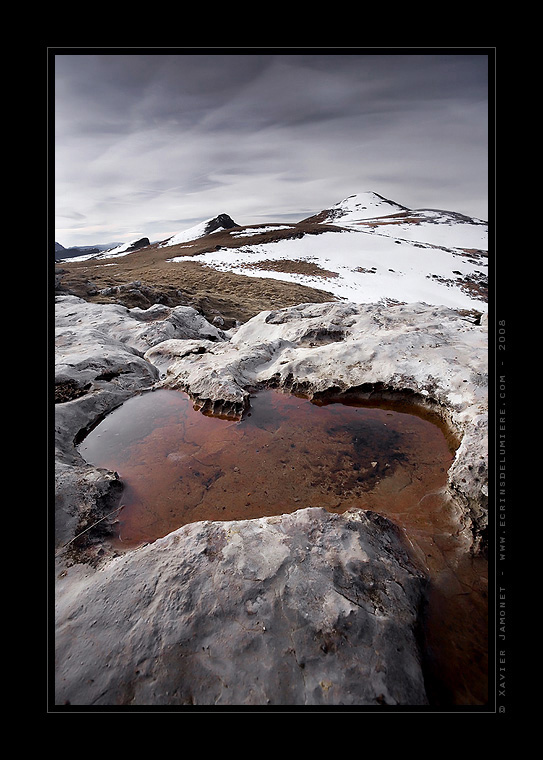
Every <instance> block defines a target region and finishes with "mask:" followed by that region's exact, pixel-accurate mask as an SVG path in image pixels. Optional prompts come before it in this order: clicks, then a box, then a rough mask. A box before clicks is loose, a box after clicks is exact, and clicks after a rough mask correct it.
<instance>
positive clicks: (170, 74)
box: [53, 48, 489, 247]
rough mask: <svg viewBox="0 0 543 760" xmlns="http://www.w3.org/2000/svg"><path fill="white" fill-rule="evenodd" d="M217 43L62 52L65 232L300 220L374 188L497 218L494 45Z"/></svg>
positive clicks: (117, 234)
mask: <svg viewBox="0 0 543 760" xmlns="http://www.w3.org/2000/svg"><path fill="white" fill-rule="evenodd" d="M213 50H214V49H213V48H211V49H208V50H204V51H202V52H200V53H197V54H194V53H190V54H189V53H184V52H183V48H180V49H179V53H177V54H176V53H175V51H174V54H171V52H170V51H168V53H163V52H161V51H160V50H158V51H155V50H151V53H152V54H149V53H148V52H147V50H146V49H145V48H143V49H142V52H141V54H140V53H139V52H138V51H137V50H136V52H134V53H132V52H131V53H130V54H126V53H123V52H122V51H121V52H120V53H117V52H116V51H115V50H111V51H110V50H108V49H107V48H101V49H99V50H98V51H97V52H96V53H95V52H94V51H87V50H86V49H85V48H81V49H79V50H77V51H76V52H75V54H74V51H72V50H70V53H69V54H68V53H63V52H62V51H57V54H56V55H55V56H54V59H53V65H54V92H53V94H54V118H55V139H54V169H55V209H56V222H55V227H56V229H55V240H57V241H58V242H59V243H61V244H62V245H64V246H65V247H68V246H71V245H89V244H99V243H108V242H117V241H118V242H125V241H129V240H133V239H135V238H138V237H143V236H146V237H149V238H150V240H161V239H164V238H167V237H169V236H171V235H173V234H175V233H177V232H179V231H181V230H183V229H186V228H188V227H190V226H192V225H193V224H196V223H198V222H200V221H202V220H204V219H208V218H210V217H213V216H216V215H217V214H220V213H226V214H229V215H230V216H231V217H232V218H233V219H234V220H235V221H236V222H237V223H238V224H253V223H261V222H269V221H276V222H282V221H298V220H300V219H303V218H304V217H306V216H310V215H311V214H314V213H317V212H318V211H320V210H322V209H323V208H328V207H330V206H331V205H333V204H335V203H337V202H339V201H341V200H343V198H346V197H347V196H349V195H352V194H354V193H359V192H365V191H367V190H373V191H374V192H377V193H379V194H380V195H384V196H385V197H386V198H389V199H390V200H394V201H396V202H397V203H400V204H402V205H405V206H408V207H410V208H423V207H426V208H428V207H429V208H442V209H447V210H451V211H459V212H461V213H464V214H468V215H470V216H475V217H478V218H482V219H487V218H488V187H487V178H488V95H489V93H488V57H487V55H481V54H472V53H470V52H469V49H467V50H468V52H467V53H465V52H448V51H447V49H443V52H441V53H440V54H438V55H436V54H434V53H432V54H430V53H426V52H418V51H417V52H416V53H414V54H405V53H394V54H388V53H387V54H365V53H364V49H363V48H362V49H361V52H360V53H357V52H355V53H352V52H350V51H349V52H348V53H342V52H341V51H340V52H339V53H338V52H334V53H328V52H326V49H323V51H322V53H320V54H313V53H311V54H306V53H304V52H303V51H302V52H294V53H291V52H289V51H288V49H285V51H284V52H282V53H281V52H280V53H279V54H271V53H267V52H266V50H265V49H263V52H261V53H260V52H258V53H257V54H254V53H253V52H251V53H244V52H243V51H238V52H236V53H226V54H223V53H220V54H218V53H215V52H213ZM317 53H318V51H317Z"/></svg>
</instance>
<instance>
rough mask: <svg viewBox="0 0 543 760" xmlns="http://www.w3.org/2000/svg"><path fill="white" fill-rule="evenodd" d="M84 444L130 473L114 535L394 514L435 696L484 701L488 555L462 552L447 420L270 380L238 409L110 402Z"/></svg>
mask: <svg viewBox="0 0 543 760" xmlns="http://www.w3.org/2000/svg"><path fill="white" fill-rule="evenodd" d="M79 451H80V453H81V455H82V456H83V457H84V458H85V460H86V461H88V462H90V463H92V464H94V465H96V466H98V467H107V468H108V469H110V470H115V471H117V472H118V473H119V476H120V478H121V480H122V481H123V483H124V492H123V504H124V508H123V509H122V510H121V511H120V512H119V522H118V529H119V533H118V536H117V537H116V539H115V541H114V543H115V544H116V546H117V547H118V548H121V547H122V548H131V547H135V546H137V545H139V544H141V543H143V542H146V541H153V540H155V539H157V538H159V537H161V536H164V535H166V534H167V533H169V532H171V531H172V530H175V529H177V528H179V527H181V526H182V525H185V524H187V523H190V522H195V521H198V520H237V519H247V518H255V517H262V516H266V515H277V514H283V513H288V512H293V511H295V510H297V509H301V508H303V507H309V506H319V507H324V508H326V509H327V510H329V511H331V512H342V511H345V510H346V509H349V508H350V507H360V508H362V509H371V510H374V511H376V512H379V513H381V514H384V515H386V516H387V517H389V518H390V519H391V520H392V521H393V522H395V523H396V524H397V525H399V526H401V527H402V528H403V529H404V532H405V534H406V537H407V539H408V541H409V542H410V544H411V550H412V553H413V557H414V559H415V560H416V561H417V562H418V563H419V564H420V566H421V567H422V568H423V569H424V570H425V571H426V572H427V573H428V575H429V577H430V580H431V583H430V604H429V610H428V625H427V633H426V654H427V658H428V665H429V669H428V672H429V678H428V691H429V693H430V695H431V698H432V700H433V701H434V702H435V703H436V704H484V703H485V702H486V699H487V697H486V688H487V679H486V667H487V659H486V651H487V648H486V634H487V630H486V628H487V624H486V620H487V614H486V581H487V574H486V563H485V562H484V561H483V560H480V559H476V558H469V559H466V553H465V551H464V549H465V547H464V546H463V543H462V539H461V537H460V536H459V525H458V523H457V520H456V518H455V513H454V510H453V509H452V505H451V503H450V501H449V499H448V497H447V494H446V489H445V486H446V481H447V470H448V468H449V467H450V465H451V463H452V461H453V457H454V452H453V450H452V446H451V442H450V439H448V438H447V437H446V435H445V434H444V431H443V429H442V428H440V427H439V426H438V425H436V424H433V423H432V422H430V421H429V420H428V419H425V418H423V417H421V416H419V415H417V414H412V413H406V412H405V411H398V410H397V409H395V408H371V407H367V406H353V405H345V404H341V403H327V404H319V405H317V404H315V403H312V402H310V401H309V400H308V399H304V398H299V397H296V396H293V395H289V394H285V393H280V392H278V391H274V390H263V391H259V392H258V393H255V394H254V395H253V396H252V397H251V406H250V410H249V412H248V413H247V414H245V415H244V417H243V419H242V420H241V421H232V420H224V419H218V418H216V417H210V416H205V415H203V414H202V413H201V412H198V411H195V410H194V408H193V406H192V403H191V401H190V400H189V398H188V397H187V396H186V395H185V394H183V393H180V392H177V391H167V390H157V391H153V392H149V393H145V394H142V395H139V396H136V397H134V398H132V399H130V400H129V401H127V402H125V403H124V404H123V405H122V406H120V407H119V408H118V409H116V410H115V411H114V412H112V413H111V414H110V415H108V416H107V417H106V418H105V419H104V420H103V421H102V422H101V423H100V424H99V425H98V426H97V427H96V428H94V430H93V431H92V432H91V433H90V434H89V435H88V436H87V437H86V438H85V439H84V441H83V442H82V443H81V445H80V446H79ZM434 673H437V674H438V676H437V677H434V675H433V674H434Z"/></svg>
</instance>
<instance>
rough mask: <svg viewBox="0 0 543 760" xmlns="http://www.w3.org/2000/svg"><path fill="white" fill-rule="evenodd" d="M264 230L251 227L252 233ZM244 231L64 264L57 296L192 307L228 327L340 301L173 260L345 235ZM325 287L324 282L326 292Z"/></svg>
mask: <svg viewBox="0 0 543 760" xmlns="http://www.w3.org/2000/svg"><path fill="white" fill-rule="evenodd" d="M258 226H259V225H250V229H251V230H255V229H257V228H258ZM260 226H261V227H263V228H264V227H270V226H272V225H260ZM278 226H279V225H278ZM281 226H282V225H281ZM244 229H246V228H243V227H238V228H234V229H231V230H221V231H218V232H214V233H211V234H209V235H206V236H204V237H202V238H200V239H198V240H195V241H192V242H191V243H182V244H180V245H176V246H168V247H166V248H165V247H160V246H159V244H152V245H149V246H146V247H145V248H140V249H139V250H137V251H135V252H133V253H130V254H128V255H126V256H119V257H117V258H110V259H89V260H87V261H80V262H64V261H59V262H57V266H56V273H57V275H58V278H59V287H58V291H57V292H59V293H60V292H64V293H73V294H74V295H78V296H80V297H81V298H85V299H86V300H88V301H96V302H99V303H122V304H123V305H125V306H128V307H130V308H131V307H134V306H140V307H141V308H147V307H148V306H151V305H152V304H153V303H164V304H166V305H168V306H175V305H180V304H181V305H190V306H193V307H194V308H196V309H197V310H198V311H199V312H200V313H202V314H203V315H204V316H205V317H206V318H207V319H209V320H213V319H214V318H215V317H216V316H220V317H222V318H223V319H224V321H225V327H229V326H231V325H232V324H234V323H235V321H239V322H245V321H247V320H248V319H250V318H251V317H253V316H254V315H255V314H258V313H259V312H260V311H263V310H266V309H278V308H283V307H285V306H293V305H295V304H299V303H309V302H313V303H323V302H326V301H335V300H337V299H336V297H335V296H334V295H332V294H331V293H329V292H327V291H326V290H320V289H316V288H310V287H306V286H303V285H298V284H296V283H290V282H282V281H280V280H274V279H268V278H258V277H245V276H244V275H238V274H233V273H230V272H219V271H217V270H214V269H212V268H210V267H206V266H203V265H202V264H200V263H199V262H195V261H186V262H171V261H169V259H171V258H173V257H178V256H195V255H199V254H203V253H206V252H208V251H213V250H217V248H221V247H226V248H239V247H241V246H244V245H248V244H251V245H254V244H258V243H270V242H274V241H276V240H284V239H288V238H293V237H300V236H303V235H314V234H320V233H321V232H327V231H336V232H340V229H339V228H338V227H334V226H332V225H318V226H317V225H316V224H314V223H303V222H302V223H298V224H295V225H291V227H290V228H289V229H287V230H281V229H273V230H272V231H267V232H263V233H261V234H258V235H252V234H251V235H250V236H249V235H247V236H243V235H241V233H242V232H243V230H244ZM232 233H235V234H232ZM238 235H241V236H239V237H238ZM325 283H326V280H325V279H324V278H323V286H325Z"/></svg>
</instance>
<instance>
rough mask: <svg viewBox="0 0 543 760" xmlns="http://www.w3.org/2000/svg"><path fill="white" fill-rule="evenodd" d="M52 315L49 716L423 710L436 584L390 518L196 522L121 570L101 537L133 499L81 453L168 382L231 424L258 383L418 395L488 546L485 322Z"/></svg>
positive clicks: (76, 308) (324, 312)
mask: <svg viewBox="0 0 543 760" xmlns="http://www.w3.org/2000/svg"><path fill="white" fill-rule="evenodd" d="M56 308H57V343H56V349H55V358H56V373H55V388H56V390H57V391H58V396H57V400H58V403H57V405H56V414H55V510H56V511H55V547H56V558H55V561H56V565H55V575H56V579H57V581H56V612H57V618H56V645H57V655H56V656H57V659H56V704H59V705H63V704H65V703H70V704H72V705H117V704H122V705H184V704H200V705H211V704H229V705H245V704H247V705H266V704H270V705H274V704H275V705H318V704H324V705H340V704H345V705H347V704H349V705H355V704H356V705H369V704H404V705H405V704H409V705H423V704H426V702H427V697H426V693H425V689H424V682H423V677H422V670H421V658H420V647H419V642H418V640H417V630H418V629H419V627H420V625H421V604H422V603H423V601H424V589H425V585H426V579H425V577H424V576H423V575H422V574H421V573H420V572H419V571H418V570H416V569H415V567H414V566H413V565H412V564H411V561H410V559H409V558H408V555H407V553H406V549H405V544H404V539H403V536H402V535H401V534H400V533H399V532H398V529H396V528H395V527H394V526H393V525H392V524H391V523H390V522H389V521H388V520H387V519H385V518H383V517H379V516H377V515H374V514H372V513H368V512H364V511H361V510H354V511H351V512H348V513H345V514H344V515H336V514H328V513H327V512H325V511H324V510H322V509H313V508H310V509H304V510H300V511H299V512H296V513H294V514H290V515H281V516H278V517H273V518H261V519H257V520H250V521H240V522H223V523H219V522H205V523H204V522H200V523H194V524H192V525H188V526H185V527H183V528H181V529H179V530H178V531H175V532H174V533H172V534H170V535H169V536H167V537H165V538H164V539H161V540H158V541H156V542H154V543H153V544H150V545H147V546H144V547H141V548H140V549H137V550H135V551H132V552H129V553H127V554H125V555H123V556H114V554H113V552H112V550H111V549H110V548H108V546H109V545H108V543H107V542H106V541H105V540H104V539H105V538H106V537H107V536H108V533H109V532H110V531H111V521H112V520H113V517H112V515H114V510H115V508H116V507H117V505H118V504H119V496H120V493H121V489H122V485H121V483H120V481H119V478H118V476H117V474H116V473H113V472H109V471H107V470H103V469H98V468H95V467H92V466H91V465H88V464H87V463H86V462H84V460H83V459H82V458H81V456H80V455H79V454H78V452H77V448H76V443H77V441H78V440H79V439H80V438H81V437H82V436H83V435H84V434H85V432H86V431H87V430H89V429H90V427H92V426H93V425H94V424H96V423H97V422H98V421H99V420H100V419H101V418H102V417H103V416H105V415H106V414H107V413H108V412H109V411H111V410H112V409H114V408H115V407H116V406H117V405H119V404H120V403H122V402H123V401H124V400H125V399H127V398H129V397H130V396H132V395H134V394H136V393H139V392H141V391H144V390H148V389H151V388H157V387H169V388H179V389H183V390H186V391H187V392H188V393H190V394H191V396H192V398H193V399H194V402H195V404H197V405H198V406H199V407H202V408H205V409H211V410H214V411H237V412H238V413H239V412H241V410H243V409H244V408H246V406H247V403H248V400H249V390H250V389H251V388H254V387H257V386H258V385H261V384H262V385H272V386H275V387H278V388H284V389H285V390H287V391H295V392H302V391H303V392H304V393H305V394H307V395H309V396H313V397H318V396H319V395H321V394H330V393H332V394H336V395H337V396H338V397H339V398H345V397H347V396H348V395H349V394H350V393H353V394H355V395H356V396H357V397H369V396H372V395H373V396H377V397H378V396H383V397H387V396H388V397H394V398H396V397H399V398H404V399H405V398H409V400H410V401H412V402H415V403H416V404H418V405H420V406H422V407H424V408H425V409H426V410H428V411H431V412H433V413H435V414H436V415H437V416H438V417H439V418H440V419H442V420H445V421H447V423H448V425H449V426H450V429H451V430H452V431H453V432H454V434H455V435H456V436H457V437H458V438H459V439H461V443H460V446H459V448H458V450H457V453H456V458H455V461H454V464H453V466H452V468H451V470H450V473H449V489H450V493H451V496H452V497H453V502H452V503H453V505H454V506H455V508H456V509H457V512H458V524H459V530H460V529H461V528H463V529H465V531H466V535H469V537H470V539H469V546H470V547H471V549H472V551H474V552H478V551H481V548H482V547H483V546H484V534H485V530H486V527H487V504H486V498H487V490H486V489H487V477H488V476H487V473H488V461H487V390H486V349H487V332H486V328H485V326H484V324H482V325H481V324H477V323H476V321H475V320H474V319H473V318H468V317H466V316H462V315H460V314H458V313H457V312H455V311H453V310H450V309H446V308H440V307H428V306H425V305H423V304H410V305H406V306H394V307H386V306H379V305H375V304H374V305H356V304H345V303H344V304H338V303H327V304H304V305H301V306H297V307H292V308H288V309H282V310H280V311H270V312H263V313H262V314H260V315H258V316H257V317H255V318H254V319H252V320H250V321H249V322H247V323H246V324H245V325H243V326H242V327H240V328H238V329H237V330H234V331H232V332H231V333H225V332H223V331H221V330H220V329H218V328H217V327H215V326H214V325H211V324H210V323H209V322H208V321H207V320H205V319H204V318H203V317H201V316H200V315H199V314H198V313H197V312H196V311H195V310H194V309H192V308H189V307H166V306H159V305H157V306H155V307H152V308H150V309H147V310H142V309H139V308H133V309H128V308H125V307H124V306H119V305H113V304H90V303H87V302H85V301H83V300H81V299H79V298H76V297H73V296H64V297H60V298H58V299H57V304H56ZM106 516H107V519H104V517H106ZM81 536H82V537H83V538H81ZM76 537H79V538H77V540H76Z"/></svg>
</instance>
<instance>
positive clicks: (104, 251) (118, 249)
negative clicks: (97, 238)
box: [55, 237, 149, 261]
mask: <svg viewBox="0 0 543 760" xmlns="http://www.w3.org/2000/svg"><path fill="white" fill-rule="evenodd" d="M59 245H60V243H55V259H56V260H59V259H62V260H64V261H66V260H67V259H77V260H79V261H85V260H86V259H98V258H109V257H110V256H119V255H121V254H123V255H124V254H125V253H131V252H132V251H137V250H138V249H139V248H143V247H144V246H146V245H149V238H147V237H143V238H138V239H136V240H132V241H131V242H129V243H106V244H102V245H97V246H94V247H89V246H74V247H72V248H63V247H62V246H60V249H58V250H57V246H59Z"/></svg>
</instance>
